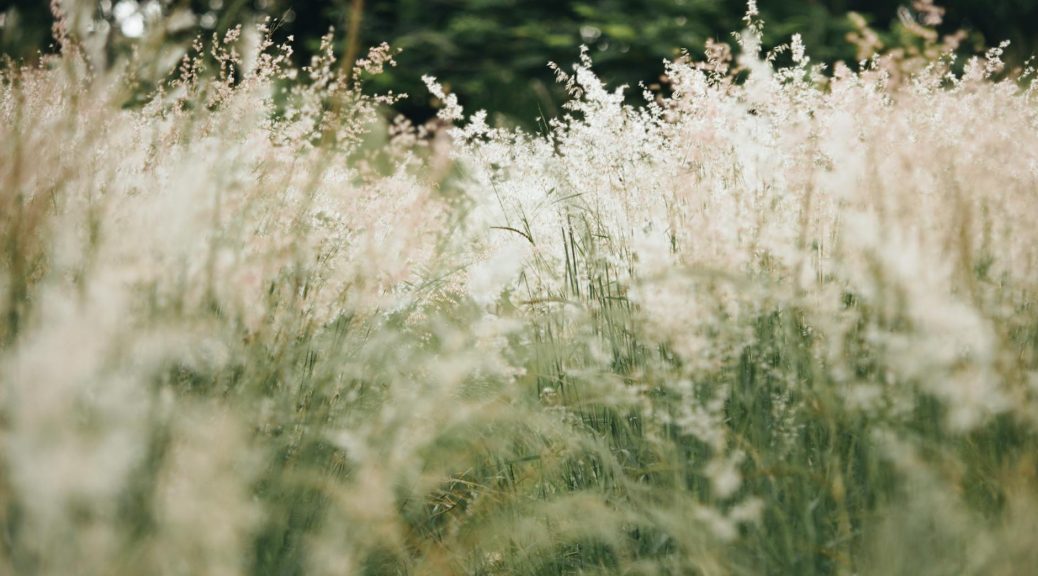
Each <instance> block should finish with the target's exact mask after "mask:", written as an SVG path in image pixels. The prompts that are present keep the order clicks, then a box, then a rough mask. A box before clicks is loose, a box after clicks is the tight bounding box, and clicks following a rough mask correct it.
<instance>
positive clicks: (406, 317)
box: [0, 2, 1038, 576]
mask: <svg viewBox="0 0 1038 576" xmlns="http://www.w3.org/2000/svg"><path fill="white" fill-rule="evenodd" d="M87 5H88V3H87ZM929 5H930V4H929V3H922V4H920V6H919V7H918V8H919V9H920V10H922V11H923V12H922V15H921V16H920V18H919V21H918V23H917V24H916V25H917V27H918V28H917V29H915V30H916V32H917V33H918V39H917V40H918V43H919V46H920V47H921V49H919V50H915V51H908V52H905V51H894V52H891V53H887V54H885V55H883V54H880V55H875V56H873V57H871V58H868V59H866V60H865V61H863V62H862V63H861V64H860V66H858V67H857V69H856V70H852V69H850V68H848V67H846V66H839V67H837V68H836V69H835V70H832V71H831V74H827V75H826V74H823V70H822V68H821V67H819V66H817V65H814V64H812V63H811V61H810V59H809V57H808V56H807V55H806V52H805V49H804V47H803V46H802V44H801V43H800V41H799V38H798V37H794V38H793V40H792V41H791V43H790V44H789V45H787V46H783V47H780V48H778V49H775V50H773V51H771V52H764V51H762V50H761V48H760V30H761V23H760V21H759V19H758V18H757V16H756V14H755V9H754V6H753V3H752V2H751V3H750V11H749V14H748V15H747V30H746V31H745V32H744V33H743V34H742V35H741V36H740V38H739V42H738V43H739V46H738V50H737V52H738V53H739V56H738V57H737V58H735V59H733V58H732V56H731V54H732V51H731V50H730V49H729V48H728V47H727V46H724V45H722V44H711V46H710V47H709V49H708V54H709V58H708V59H707V61H705V62H702V61H695V60H694V59H692V58H691V57H685V58H682V59H679V60H677V61H674V62H670V63H667V65H666V79H667V82H666V86H667V90H666V93H665V94H647V95H646V96H647V100H646V103H645V104H644V105H641V106H631V105H629V104H627V103H625V98H624V93H623V90H622V89H610V88H607V87H606V86H604V85H603V84H602V82H601V81H600V80H599V79H598V78H597V77H596V76H595V75H594V73H593V71H592V63H591V61H590V59H589V58H588V56H587V55H586V54H584V55H582V56H581V58H580V61H579V63H578V64H576V65H575V66H574V67H573V68H572V70H569V69H566V68H563V67H560V66H555V67H554V68H555V70H556V71H557V74H558V77H559V81H560V82H561V83H562V84H563V85H564V86H565V87H566V89H567V90H568V92H569V94H570V98H571V99H570V101H569V102H568V104H567V105H566V112H565V114H564V115H563V116H562V117H560V118H558V119H556V120H553V121H551V123H550V125H549V126H548V128H547V130H546V131H545V132H544V133H540V134H533V133H526V132H523V131H520V130H514V129H508V128H497V127H492V126H489V125H488V124H487V120H486V118H487V116H486V114H484V113H481V112H477V113H475V114H472V115H466V113H465V111H464V110H463V109H462V108H461V106H460V105H459V104H458V102H457V100H456V99H455V98H454V97H453V96H452V95H450V94H449V93H447V91H445V90H444V89H443V88H442V87H441V86H440V85H439V84H437V83H436V81H435V79H433V78H427V83H428V84H429V87H430V90H431V93H432V94H433V95H434V96H435V97H437V98H438V99H439V100H440V101H441V102H442V103H443V108H442V110H441V113H440V116H441V118H440V120H439V122H440V127H439V128H431V127H414V126H411V125H410V124H409V123H407V122H406V121H403V120H398V121H396V122H394V123H392V124H391V125H388V126H387V125H384V124H383V123H380V121H379V118H381V111H380V110H381V108H382V107H383V106H384V105H386V104H391V103H392V102H393V101H395V99H396V98H397V96H394V95H385V96H370V95H367V93H366V92H365V91H364V90H363V89H362V85H363V82H364V79H365V78H366V77H367V76H368V75H370V74H376V73H378V72H379V71H380V70H381V69H382V67H383V66H386V65H391V64H392V56H393V54H392V52H391V51H390V49H389V48H388V47H386V46H382V47H379V48H376V49H375V50H373V51H372V52H371V53H370V54H369V55H368V57H366V58H365V59H363V60H361V61H359V62H358V63H357V65H356V66H355V67H354V68H353V69H352V70H350V71H348V72H346V73H345V74H343V73H340V71H341V70H342V69H343V68H342V66H341V64H338V63H336V62H335V58H334V55H333V51H332V50H331V46H332V44H331V39H330V38H328V39H326V41H325V45H324V48H323V50H322V52H321V53H320V55H319V56H318V57H316V58H315V59H314V62H313V63H312V65H311V66H309V67H307V68H305V69H303V70H295V69H293V68H292V67H291V66H290V64H289V62H290V60H289V58H288V55H289V53H290V50H291V49H290V47H287V46H283V47H279V46H272V45H271V43H270V41H269V39H268V32H267V30H266V28H265V27H264V26H259V27H246V28H239V29H235V30H232V31H231V32H230V33H229V34H228V35H227V36H225V37H222V38H213V39H211V40H207V41H205V42H201V41H199V42H196V43H195V44H194V45H193V47H186V48H187V51H186V52H184V51H180V52H178V51H177V50H178V47H177V46H176V45H172V44H169V43H163V42H160V41H158V40H156V39H152V41H148V40H145V42H144V43H143V44H142V47H141V50H142V51H141V53H140V54H139V55H138V56H137V57H135V58H129V59H122V60H118V61H116V62H106V61H104V58H105V54H106V52H105V51H104V49H103V45H104V43H103V40H100V41H99V40H98V39H97V32H96V31H91V30H92V29H91V27H90V25H89V18H90V11H89V9H83V5H81V4H70V5H68V6H66V10H65V12H63V13H62V14H63V17H62V19H61V20H60V21H59V26H57V35H58V41H59V42H60V44H61V46H62V52H61V54H60V55H58V56H55V57H53V58H50V59H48V60H46V61H45V62H43V63H42V64H41V65H39V66H37V67H23V66H17V65H14V64H8V66H7V67H6V68H5V69H4V71H3V73H2V75H0V159H2V160H0V183H2V184H0V191H2V193H0V242H2V246H3V250H2V259H0V310H2V312H3V315H2V321H0V438H2V443H0V527H2V534H0V573H4V574H26V575H27V574H41V575H52V574H53V575H67V574H84V575H92V574H98V575H101V574H103V575H116V576H118V575H130V574H192V575H195V574H202V575H204V574H212V575H225V574H256V575H260V574H263V575H267V574H271V575H273V574H278V575H288V574H370V575H377V574H414V575H435V574H488V575H489V574H578V573H579V574H596V573H600V574H613V573H622V574H675V575H677V574H682V575H683V574H704V575H714V574H804V575H809V574H874V575H890V574H905V575H909V574H912V575H916V574H935V575H936V574H956V575H958V574H1007V575H1008V574H1028V573H1032V572H1033V571H1034V570H1036V569H1038V550H1036V549H1035V548H1034V542H1035V540H1034V539H1035V535H1036V534H1038V437H1036V432H1038V311H1036V308H1035V306H1036V295H1038V260H1036V258H1038V196H1036V191H1038V108H1036V106H1035V103H1034V92H1033V88H1031V86H1032V84H1031V83H1030V78H1029V76H1030V75H1033V71H1031V70H1029V71H1025V72H1024V73H1023V76H1020V75H1014V74H1008V73H1006V71H1004V70H1003V66H1002V64H1001V61H1000V60H999V55H1000V53H999V50H998V49H993V50H991V51H989V52H988V53H987V54H986V55H984V56H982V57H977V58H973V59H970V60H968V61H966V62H956V61H955V59H954V58H953V56H952V54H953V52H952V51H951V50H952V49H953V48H954V46H952V45H951V44H950V43H951V42H953V40H954V39H950V40H948V41H947V42H944V43H942V41H941V40H938V39H937V37H936V33H935V32H934V31H933V26H935V25H936V24H937V23H939V14H938V21H936V22H935V21H934V19H933V15H934V14H935V13H934V12H932V11H926V10H925V9H926V6H929ZM783 59H785V60H783ZM780 61H784V62H786V64H784V65H780V64H779V62H780ZM142 95H145V96H142Z"/></svg>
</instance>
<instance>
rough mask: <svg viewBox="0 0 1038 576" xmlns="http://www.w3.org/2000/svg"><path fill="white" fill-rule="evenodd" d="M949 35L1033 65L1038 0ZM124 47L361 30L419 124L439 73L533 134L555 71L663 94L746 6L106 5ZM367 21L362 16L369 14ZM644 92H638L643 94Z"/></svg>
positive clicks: (101, 5)
mask: <svg viewBox="0 0 1038 576" xmlns="http://www.w3.org/2000/svg"><path fill="white" fill-rule="evenodd" d="M911 1H912V0H761V1H760V2H759V4H760V10H761V14H762V16H763V18H764V20H765V22H766V27H765V33H766V37H765V41H766V43H767V44H770V45H776V44H779V43H782V42H786V41H788V39H789V37H790V35H791V34H793V33H794V32H799V33H801V34H802V35H803V38H804V42H805V43H806V45H807V48H808V54H809V55H810V56H811V57H812V59H813V60H814V61H815V62H827V63H832V62H835V61H838V60H844V61H853V60H855V58H856V52H855V47H854V46H853V45H852V44H851V43H850V42H849V41H848V39H847V36H848V33H850V32H852V31H853V30H854V24H853V21H852V19H851V18H849V17H848V13H849V12H857V13H859V14H861V15H862V16H863V17H864V20H865V21H866V22H868V24H869V26H870V27H872V28H874V29H875V30H877V32H878V33H879V37H880V39H881V41H883V42H884V44H885V45H887V46H896V45H898V44H899V42H900V40H899V35H900V36H903V35H904V34H905V30H904V26H903V24H902V23H901V22H900V21H899V17H898V9H899V7H901V6H902V5H905V4H911ZM939 3H940V4H941V5H942V6H944V7H945V8H946V10H947V12H946V14H945V18H944V23H943V24H942V25H941V27H940V31H941V32H942V33H952V32H954V31H957V30H960V29H962V30H964V31H965V32H967V33H968V36H967V41H966V43H965V46H966V47H967V48H969V49H972V50H979V49H980V48H981V47H982V46H984V45H995V44H997V43H998V42H1000V41H1002V40H1007V39H1008V40H1011V41H1012V45H1011V47H1010V49H1009V50H1008V51H1007V62H1008V63H1009V64H1010V65H1011V66H1019V65H1021V64H1022V63H1023V62H1024V61H1025V60H1026V58H1027V57H1028V56H1030V55H1031V54H1033V53H1034V52H1036V50H1035V48H1036V46H1038V2H1036V1H1035V0H945V1H944V2H939ZM97 6H98V9H97V16H98V17H99V18H100V19H103V20H104V21H106V22H107V23H108V24H107V25H108V26H109V27H110V29H111V31H112V33H111V37H110V40H109V42H110V44H111V45H112V46H113V48H114V49H117V50H118V49H122V50H128V47H129V46H130V45H131V44H132V42H134V41H135V40H134V38H136V37H141V36H145V35H149V34H153V33H154V30H151V29H152V28H156V27H157V26H156V24H155V23H157V22H159V21H160V20H161V19H162V18H163V17H166V16H169V15H171V14H174V13H176V14H178V15H180V16H181V18H180V20H179V22H180V23H181V24H180V25H179V26H178V29H177V31H176V33H175V34H172V35H168V34H167V37H166V38H164V40H165V41H170V40H172V41H178V42H182V43H184V44H187V43H188V42H189V41H190V39H191V38H193V37H194V36H195V34H196V33H199V32H201V33H209V32H212V31H215V32H219V31H221V30H222V29H226V28H228V27H230V26H233V25H235V24H237V23H242V22H249V21H254V20H255V19H257V18H260V17H263V16H264V15H267V16H270V17H271V18H272V19H273V27H274V28H275V30H276V37H277V39H278V40H279V41H284V40H285V39H287V38H289V37H293V38H294V45H295V48H296V57H297V58H298V60H299V63H305V62H306V61H307V60H308V59H309V57H310V55H311V54H313V52H314V51H315V50H316V49H317V47H318V45H319V43H320V37H321V35H323V34H325V33H326V32H327V31H328V29H329V28H332V27H334V28H335V29H336V30H338V31H340V32H339V33H338V44H337V48H338V50H339V52H340V53H345V52H348V48H347V46H348V38H347V37H348V34H347V33H346V31H347V30H348V29H349V27H350V21H351V19H353V20H355V22H354V23H355V24H358V25H359V26H358V27H357V29H358V31H359V32H358V34H357V35H356V38H355V44H356V45H357V47H359V48H360V50H361V52H362V51H363V49H364V47H366V46H372V45H375V44H378V43H379V42H382V41H388V42H389V43H390V44H391V45H393V46H394V47H396V48H399V49H402V50H403V52H402V53H401V54H400V56H399V58H398V59H397V60H398V62H399V66H398V67H397V68H395V69H392V70H389V71H387V73H386V74H385V75H383V76H381V77H380V78H377V79H374V80H373V81H372V82H370V84H369V86H370V88H371V89H372V90H379V91H385V90H393V91H395V92H403V93H407V94H409V95H411V98H410V99H408V100H405V101H403V102H401V103H400V104H399V109H400V111H402V112H404V113H406V114H408V115H409V116H411V117H413V118H416V119H419V120H420V119H423V118H426V117H428V116H429V115H430V114H431V105H432V104H433V102H432V101H431V99H430V97H429V95H428V94H427V92H426V90H425V88H424V87H423V86H422V84H421V80H420V77H421V75H422V74H432V75H435V76H437V77H438V78H439V79H440V80H441V81H442V82H443V83H444V84H445V85H446V86H448V87H449V89H450V90H451V91H453V92H455V93H457V94H458V95H459V97H460V99H461V102H462V104H463V105H465V106H466V107H467V108H468V109H469V110H470V111H471V110H475V109H486V110H488V111H490V112H491V113H492V114H495V115H497V117H498V118H499V119H503V118H511V119H514V120H515V121H520V122H523V123H529V122H531V121H535V120H537V119H540V118H545V117H551V116H554V115H555V114H556V113H557V112H558V107H559V103H560V101H561V100H562V98H561V93H560V92H559V91H558V90H557V89H556V87H555V86H554V81H553V78H552V74H551V72H550V71H549V70H548V68H547V67H546V63H547V62H548V61H555V62H558V63H560V64H563V65H566V64H567V63H569V62H572V61H574V60H575V59H576V56H577V54H578V47H579V46H580V45H582V44H583V45H587V46H588V47H589V48H590V50H591V54H592V57H593V58H594V60H595V67H596V71H597V72H598V73H599V75H600V76H601V77H602V78H604V79H605V80H607V81H608V82H610V83H611V84H612V85H619V84H628V85H631V86H632V87H636V85H637V83H639V82H644V83H646V84H649V85H651V84H653V83H655V82H657V81H658V79H659V75H660V73H661V72H662V69H663V66H662V63H661V61H662V59H664V58H673V57H675V56H677V55H678V54H679V53H680V50H682V49H687V50H689V51H690V52H691V53H693V54H696V55H699V54H701V53H702V50H703V45H704V43H705V41H706V40H707V39H709V38H713V39H716V40H719V41H729V40H730V39H731V38H730V37H729V36H728V34H729V33H730V32H732V31H735V30H738V29H739V28H740V27H741V17H742V15H743V13H744V12H745V8H746V6H745V2H744V1H743V0H338V1H331V2H330V1H327V0H146V1H145V0H141V1H136V0H101V1H100V2H98V4H97ZM357 15H359V17H358V16H357ZM50 26H51V16H50V10H49V7H48V2H47V1H46V0H0V51H2V52H3V53H5V54H7V55H10V56H12V57H14V58H16V59H22V60H30V61H31V60H32V59H33V58H34V57H36V56H38V55H39V54H40V52H41V51H46V50H48V49H50V44H51V43H50V40H49V37H50ZM639 93H640V90H631V91H630V94H633V95H635V96H637V95H638V94H639Z"/></svg>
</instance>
